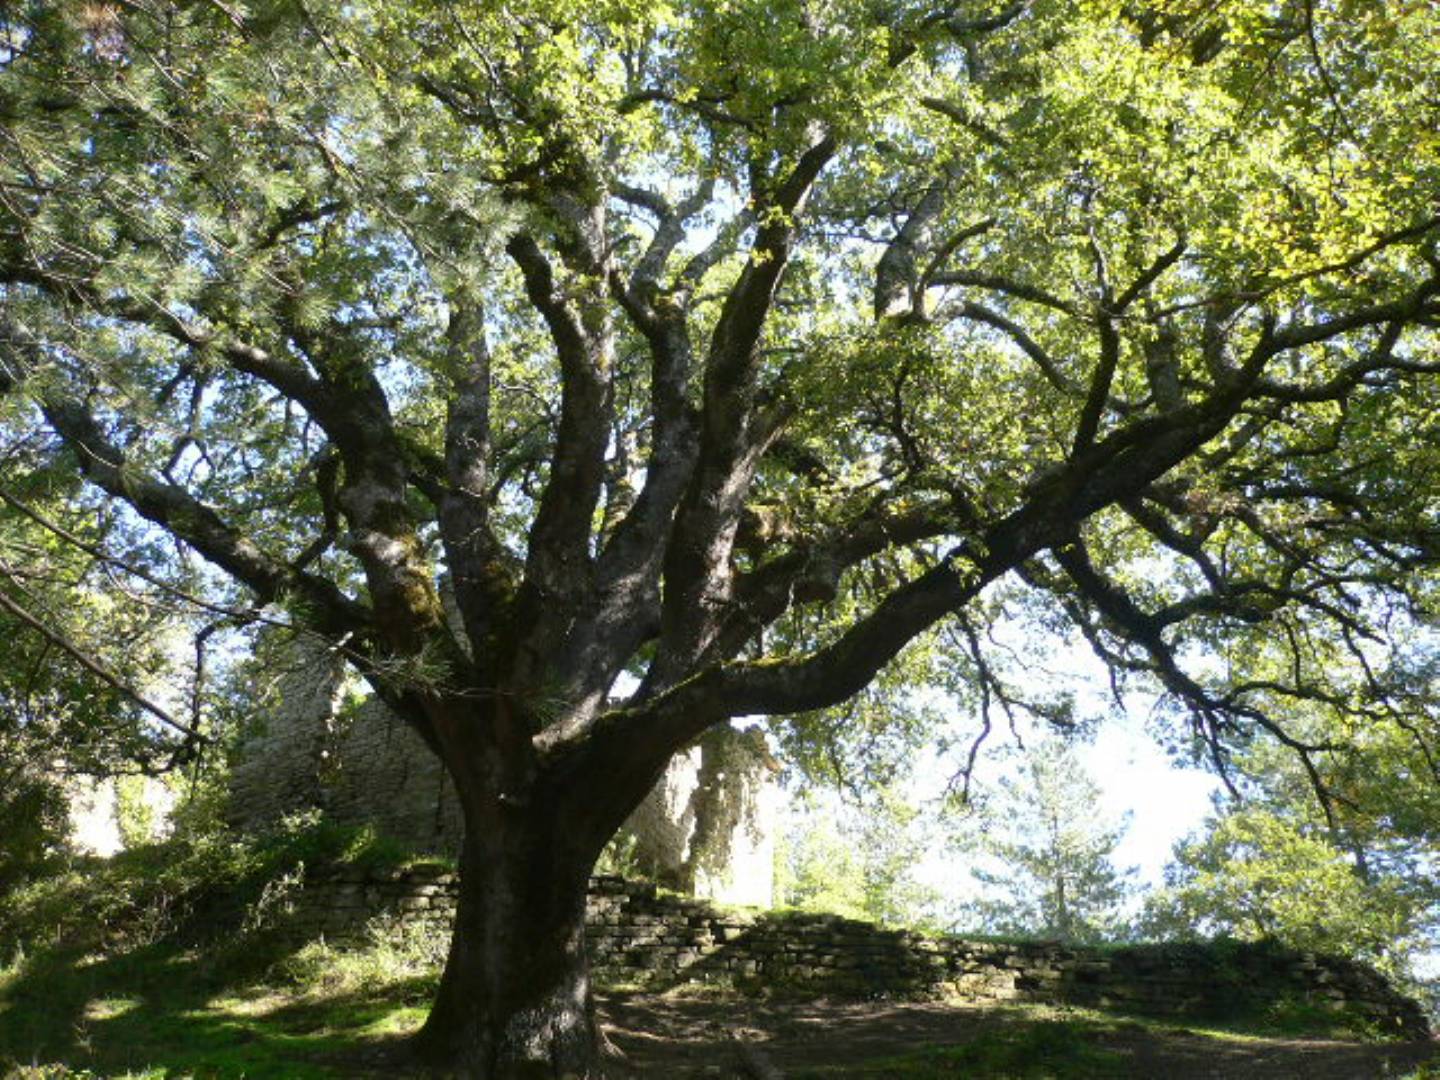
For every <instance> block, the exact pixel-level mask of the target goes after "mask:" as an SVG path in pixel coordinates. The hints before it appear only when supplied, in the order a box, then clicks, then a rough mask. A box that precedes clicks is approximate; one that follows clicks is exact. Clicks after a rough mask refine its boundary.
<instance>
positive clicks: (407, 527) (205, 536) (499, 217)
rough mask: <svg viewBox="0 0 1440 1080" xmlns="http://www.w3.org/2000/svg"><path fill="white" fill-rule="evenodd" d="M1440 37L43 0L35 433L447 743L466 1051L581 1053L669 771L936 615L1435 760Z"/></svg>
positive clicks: (1142, 2)
mask: <svg viewBox="0 0 1440 1080" xmlns="http://www.w3.org/2000/svg"><path fill="white" fill-rule="evenodd" d="M1437 22H1440V15H1437V13H1436V10H1435V9H1434V7H1433V5H1428V4H1402V3H1395V4H1385V5H1378V4H1371V3H1364V2H1361V0H1280V2H1269V0H1267V2H1264V3H1261V2H1258V0H1206V2H1203V3H1201V2H1198V0H1131V2H1123V3H1122V2H1112V0H1017V2H1015V3H1012V4H1008V5H1007V4H1003V3H999V4H994V5H992V4H989V3H980V2H979V0H973V2H972V0H956V2H947V0H934V2H931V0H880V2H876V0H780V2H769V0H766V2H758V0H605V2H602V3H593V2H587V3H578V2H575V0H547V2H546V3H543V4H541V3H535V2H533V0H513V2H507V3H501V4H496V3H489V2H468V0H460V2H445V3H437V2H431V0H405V2H385V3H378V2H377V3H372V2H368V0H357V2H354V3H347V4H343V5H312V4H309V3H306V2H303V0H253V2H250V3H246V4H244V5H241V4H238V3H231V2H219V0H211V2H199V0H134V2H128V3H123V4H121V3H108V2H104V0H97V2H93V3H86V4H75V5H68V4H66V5H57V4H48V3H41V2H31V3H23V2H22V3H17V4H10V5H7V6H6V7H5V9H4V12H3V13H0V118H3V123H0V398H3V401H4V406H3V407H4V417H3V419H4V425H5V432H6V439H7V445H8V446H11V447H15V446H19V445H21V444H24V445H25V446H27V447H29V448H32V450H33V452H34V453H36V454H38V455H39V460H38V461H37V464H36V465H35V468H41V467H43V468H45V469H54V470H59V471H61V472H64V471H67V470H68V472H69V473H70V474H71V475H72V476H79V477H83V478H84V480H85V481H87V482H88V485H87V487H86V488H85V489H84V494H81V493H79V492H78V491H73V489H69V488H67V489H65V492H66V494H65V498H66V500H67V501H68V507H69V508H68V510H67V511H66V512H65V513H63V514H60V515H59V517H60V519H61V520H59V521H57V524H58V525H61V526H62V527H64V528H66V529H67V531H73V525H74V522H75V519H76V517H77V516H78V515H80V514H82V513H83V512H84V508H85V507H86V506H87V505H94V504H95V502H96V501H97V500H100V501H106V502H109V503H111V504H113V505H114V506H116V507H119V509H118V510H117V511H116V513H118V514H119V515H120V519H121V521H122V522H123V524H125V525H126V526H127V527H126V528H125V529H123V530H121V531H120V532H119V533H118V534H117V535H116V536H114V537H113V539H111V540H109V541H107V542H109V543H112V544H113V545H115V546H114V547H113V548H112V549H109V550H108V551H107V555H110V556H113V557H115V558H117V559H120V560H123V561H124V562H125V564H126V565H127V566H130V567H132V568H134V569H137V570H143V571H144V572H145V573H147V574H150V575H152V576H154V577H158V578H161V579H168V578H169V576H170V575H172V574H177V575H178V574H185V573H189V574H192V575H193V573H194V571H195V564H194V563H193V562H191V561H189V560H190V558H191V556H198V557H199V558H200V559H202V560H204V563H205V566H206V567H208V569H206V570H204V571H203V573H202V578H201V580H202V581H203V582H204V583H203V587H202V591H203V592H204V593H205V596H204V597H197V596H195V595H194V586H195V579H194V578H193V577H191V578H189V579H187V580H184V581H181V580H180V579H179V578H177V579H176V581H174V582H171V583H170V584H171V587H172V588H173V589H174V590H176V591H180V592H183V593H184V594H185V595H186V596H190V597H192V599H196V600H203V602H205V603H209V604H212V605H218V606H221V607H223V608H224V609H225V612H228V614H223V616H222V614H221V613H213V612H212V614H216V616H217V617H224V618H229V619H232V620H234V621H243V620H244V619H246V618H252V617H254V616H255V615H256V614H257V613H261V614H263V615H264V617H266V618H274V619H280V620H282V621H286V620H288V621H291V622H293V624H294V625H296V626H298V627H301V628H303V629H305V631H306V632H309V633H314V634H318V635H320V636H321V637H323V638H324V639H326V640H328V641H329V642H331V643H332V645H333V647H334V648H336V649H339V650H343V652H344V655H345V656H346V657H347V658H348V659H349V660H350V661H351V662H352V663H353V664H354V665H355V666H356V667H357V669H358V670H360V671H361V672H362V674H363V675H364V676H365V677H366V678H367V679H368V680H369V681H370V682H371V683H372V684H373V685H374V687H375V689H376V691H377V692H378V693H379V694H380V695H381V696H383V697H384V698H385V699H386V700H387V702H389V703H390V704H391V705H392V706H394V707H395V708H396V710H397V711H398V712H399V713H400V714H401V715H402V716H404V717H405V718H406V719H407V721H408V722H410V723H411V724H412V725H414V727H415V728H416V730H417V731H419V732H420V734H421V735H422V736H423V737H424V738H425V739H426V741H427V742H429V744H430V745H431V746H432V747H433V748H434V749H435V751H436V752H437V753H438V754H439V755H440V756H441V757H442V758H443V759H444V761H445V763H446V765H447V768H448V769H449V771H450V773H451V775H452V776H453V777H454V778H455V781H456V784H457V788H458V790H459V791H460V794H461V801H462V803H463V804H464V806H465V811H466V818H467V826H468V834H467V841H466V853H465V855H464V856H463V857H462V865H463V873H464V879H465V881H466V885H465V886H464V892H463V893H462V900H461V905H460V914H459V916H458V920H457V933H456V938H455V945H454V947H453V948H452V953H451V960H450V965H449V967H447V974H446V977H445V980H444V981H443V982H442V986H441V990H440V996H439V1000H438V1001H437V1005H436V1009H435V1011H434V1013H433V1014H432V1017H431V1022H430V1023H429V1024H428V1025H427V1028H426V1032H425V1036H424V1040H423V1041H424V1043H425V1045H426V1046H427V1047H428V1048H429V1049H430V1052H431V1053H432V1054H434V1055H435V1056H436V1057H438V1058H440V1059H442V1060H447V1061H450V1062H452V1063H453V1062H463V1063H465V1068H467V1069H469V1070H470V1071H471V1072H473V1073H475V1074H476V1075H492V1074H495V1075H502V1074H506V1072H507V1070H509V1069H511V1068H512V1067H514V1063H515V1062H517V1061H522V1060H536V1061H545V1062H549V1063H550V1066H549V1067H551V1068H553V1069H554V1070H555V1071H556V1073H557V1074H559V1073H563V1072H565V1071H567V1070H568V1071H575V1072H584V1071H585V1070H586V1069H587V1068H589V1065H588V1062H589V1061H590V1059H591V1055H592V1054H593V1050H594V1043H595V1039H594V1027H593V1020H591V1019H588V1011H587V1010H586V1009H585V1008H584V1003H585V1002H587V1001H588V991H587V989H586V983H585V977H584V963H583V955H582V953H583V941H580V940H578V939H577V938H576V933H575V929H574V927H575V925H576V922H575V920H576V919H577V918H578V915H577V911H578V910H579V909H580V907H582V906H583V905H582V903H581V900H580V896H581V893H582V892H583V887H584V878H585V875H586V873H588V869H589V866H590V864H591V862H592V861H593V859H594V857H595V855H596V853H598V851H599V850H600V848H601V846H602V845H603V844H604V842H605V840H606V839H608V837H609V835H610V834H611V833H612V832H613V830H614V829H615V827H616V826H617V825H618V824H619V823H620V821H621V820H623V818H624V817H625V815H626V813H628V811H629V810H630V808H631V807H632V806H633V805H634V804H635V803H636V802H637V801H638V799H639V798H640V797H641V796H642V795H643V793H644V791H645V789H646V788H647V787H648V785H649V783H650V782H651V781H652V780H653V778H654V777H655V775H656V774H657V772H658V770H659V769H660V768H661V767H662V766H663V763H664V761H665V760H666V759H667V758H668V756H669V755H670V754H671V753H673V752H674V751H675V750H676V749H677V748H678V747H680V746H682V745H684V744H685V743H687V742H688V741H690V740H691V739H693V738H695V737H696V736H697V735H698V734H699V733H700V732H702V731H703V730H704V729H706V728H707V727H709V726H712V725H715V724H718V723H723V722H724V721H725V720H726V719H727V718H729V717H734V716H740V715H747V714H774V715H784V714H795V713H805V712H808V711H813V710H817V709H823V708H827V707H831V706H837V705H840V704H841V703H843V702H846V701H847V700H849V699H851V698H852V697H853V696H854V695H856V694H859V693H861V692H862V691H863V690H864V689H865V688H866V687H867V685H869V684H871V682H872V680H874V679H876V677H877V675H878V674H879V673H881V672H882V671H883V670H884V669H885V667H886V665H887V664H890V663H891V662H892V661H894V660H895V659H896V657H897V656H900V655H901V654H902V653H903V651H904V650H905V649H906V647H907V646H909V645H911V644H912V643H917V642H923V641H925V640H926V639H927V637H928V636H930V635H942V640H943V641H945V642H949V643H951V645H952V647H953V648H954V650H955V651H954V652H953V654H952V655H951V657H950V659H949V660H947V661H946V663H947V664H949V669H950V670H951V671H952V673H953V677H954V678H955V680H956V681H957V683H958V684H963V685H964V686H965V687H967V688H968V692H969V693H970V694H971V695H972V696H973V698H974V700H975V701H976V703H977V704H978V705H979V706H980V709H981V713H982V715H983V717H984V718H985V719H984V724H985V726H986V727H987V728H988V725H989V715H990V712H991V710H992V709H994V708H1011V709H1014V708H1023V707H1027V706H1029V707H1033V708H1036V709H1037V710H1039V711H1041V712H1044V711H1045V710H1047V709H1049V708H1051V707H1052V704H1051V703H1046V702H1043V701H1034V700H1031V697H1032V696H1031V695H1030V694H1029V692H1028V688H1027V686H1026V683H1025V672H1024V671H1023V670H1018V669H1017V668H1016V665H1014V664H1007V663H1006V662H1005V656H1004V652H1005V650H1004V648H1003V647H1002V646H997V644H996V642H995V639H994V637H993V636H992V635H991V634H990V632H989V630H990V625H991V623H992V622H993V621H994V620H995V619H996V618H998V617H999V615H1000V613H1001V612H1005V611H1008V612H1012V613H1018V614H1020V615H1022V616H1023V617H1025V618H1027V619H1029V620H1030V621H1031V622H1032V623H1033V624H1034V625H1036V626H1039V627H1048V628H1051V629H1055V628H1064V627H1069V628H1071V629H1073V631H1074V632H1076V633H1078V634H1080V635H1083V636H1084V638H1085V639H1087V640H1088V641H1089V643H1090V645H1091V646H1092V647H1093V649H1094V651H1095V652H1096V653H1097V654H1098V655H1099V656H1100V657H1101V658H1102V659H1103V660H1104V661H1105V662H1106V663H1107V664H1108V665H1109V667H1110V669H1111V670H1112V672H1114V674H1115V678H1116V679H1117V683H1118V682H1119V681H1121V680H1140V681H1143V682H1146V683H1149V684H1151V685H1153V686H1154V687H1155V688H1157V689H1158V690H1159V691H1160V692H1162V693H1163V694H1164V695H1165V698H1166V701H1167V702H1168V703H1170V705H1172V706H1173V709H1174V713H1175V716H1176V718H1177V721H1178V724H1179V730H1181V731H1183V732H1185V733H1187V734H1186V735H1185V738H1187V739H1191V740H1193V741H1194V744H1195V745H1197V746H1200V747H1203V748H1205V750H1206V752H1208V754H1209V755H1210V756H1211V757H1212V759H1213V760H1214V761H1215V763H1216V764H1217V765H1218V766H1219V767H1221V768H1222V769H1223V768H1226V767H1228V766H1229V764H1230V763H1231V760H1232V755H1233V753H1234V751H1235V749H1236V748H1237V747H1242V746H1244V745H1246V744H1248V743H1251V742H1253V741H1256V740H1260V741H1265V740H1270V741H1275V742H1278V743H1280V744H1283V745H1284V746H1286V747H1287V748H1288V749H1290V750H1291V751H1293V752H1294V753H1296V754H1297V755H1299V758H1300V761H1301V763H1302V767H1303V769H1304V770H1305V772H1306V775H1307V776H1308V777H1309V778H1310V780H1311V781H1312V782H1313V784H1314V786H1315V787H1316V789H1317V790H1319V791H1320V792H1321V793H1322V794H1323V795H1324V797H1325V798H1326V799H1328V800H1329V801H1330V803H1331V804H1332V805H1333V804H1334V802H1335V800H1336V799H1337V798H1342V797H1343V792H1337V791H1334V790H1331V789H1330V787H1329V786H1328V785H1327V784H1326V783H1325V779H1326V777H1327V776H1329V775H1331V773H1330V772H1329V771H1328V769H1327V767H1326V766H1327V763H1329V762H1333V761H1337V760H1343V759H1347V758H1353V757H1354V755H1356V754H1360V753H1362V752H1363V740H1358V739H1356V738H1355V737H1354V736H1355V735H1356V733H1357V732H1360V731H1363V730H1368V729H1370V728H1374V727H1382V728H1387V729H1392V730H1394V731H1397V732H1399V733H1400V737H1401V738H1403V739H1405V740H1408V741H1409V743H1410V745H1412V746H1414V747H1415V748H1416V753H1417V755H1418V757H1419V759H1420V760H1422V761H1423V762H1424V763H1425V768H1426V770H1427V771H1429V772H1430V773H1433V771H1434V763H1433V758H1432V757H1431V756H1430V743H1431V739H1432V736H1433V731H1432V728H1433V723H1432V716H1433V714H1432V713H1431V712H1430V711H1429V710H1430V707H1431V705H1430V702H1429V701H1428V700H1426V699H1425V698H1424V695H1419V696H1417V693H1416V689H1415V685H1414V684H1413V682H1412V680H1411V679H1410V678H1409V673H1410V672H1411V671H1412V670H1413V663H1414V659H1415V658H1414V656H1413V655H1412V654H1413V653H1414V651H1415V649H1414V645H1415V643H1417V642H1418V643H1420V644H1421V645H1422V646H1424V644H1425V642H1426V641H1427V640H1428V639H1427V638H1426V637H1425V634H1426V633H1427V629H1426V628H1427V627H1429V626H1431V625H1432V624H1433V618H1434V613H1435V601H1436V593H1435V585H1436V577H1435V573H1434V569H1435V560H1436V555H1437V545H1440V525H1437V509H1440V470H1437V468H1436V466H1437V461H1436V456H1437V454H1440V438H1437V436H1440V430H1437V423H1440V420H1437V417H1440V410H1437V404H1440V380H1437V378H1436V375H1437V373H1440V362H1437V360H1436V358H1435V352H1434V345H1435V331H1436V326H1437V320H1440V255H1437V251H1436V239H1437V236H1440V219H1437V205H1436V201H1435V192H1436V191H1437V190H1440V140H1437V136H1436V131H1437V130H1440V124H1437V123H1436V120H1437V116H1436V112H1437V106H1436V101H1437V85H1436V80H1437V74H1436V73H1437V71H1440V32H1437V31H1440V25H1437ZM26 467H27V468H28V466H26ZM12 483H13V480H11V479H7V480H6V481H5V484H6V490H9V489H10V485H11V484H12ZM22 501H23V500H22ZM67 523H68V524H67ZM52 535H54V536H57V537H59V536H62V534H60V533H53V534H52ZM442 577H443V578H445V579H447V580H448V582H449V586H448V592H449V594H450V595H451V596H452V597H453V605H452V607H453V611H454V618H452V619H447V617H446V613H445V612H446V604H445V602H443V601H442V588H441V581H442ZM207 578H208V580H206V579H207ZM7 595H10V594H8V593H7ZM1421 651H1422V652H1423V648H1422V650H1421ZM622 675H628V676H630V677H631V678H629V679H624V680H622V679H621V676H622ZM1297 712H1298V713H1301V714H1303V715H1304V716H1305V717H1307V718H1309V719H1307V720H1306V721H1305V722H1304V723H1302V724H1299V725H1297V724H1295V723H1294V722H1293V720H1292V718H1293V716H1294V715H1295V714H1296V713H1297ZM183 737H188V736H183ZM1427 779H1433V777H1427ZM482 898H483V902H482ZM502 924H503V925H505V926H508V928H509V929H508V931H505V932H500V933H497V932H496V930H495V928H496V927H497V926H500V925H502ZM507 934H508V935H509V937H511V938H522V939H524V940H526V941H527V942H528V946H527V949H528V951H527V952H526V953H525V954H524V955H521V954H520V953H517V952H516V951H515V949H516V948H517V947H516V946H508V947H505V946H501V945H499V944H497V942H499V941H501V940H502V939H506V935H507ZM482 942H483V944H482ZM541 943H544V944H541ZM507 948H508V949H509V950H510V951H509V952H508V953H507ZM577 1003H578V1004H577Z"/></svg>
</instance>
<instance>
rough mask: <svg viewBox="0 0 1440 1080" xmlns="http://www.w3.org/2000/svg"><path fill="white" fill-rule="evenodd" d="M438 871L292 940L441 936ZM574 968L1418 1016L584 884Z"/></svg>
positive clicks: (1225, 981) (1228, 951)
mask: <svg viewBox="0 0 1440 1080" xmlns="http://www.w3.org/2000/svg"><path fill="white" fill-rule="evenodd" d="M456 888H457V884H456V879H455V877H454V875H453V874H451V873H449V872H446V871H443V870H438V869H433V868H417V869H413V870H410V871H407V872H404V873H399V874H393V875H388V876H375V875H368V874H364V873H359V872H346V873H339V874H335V875H332V876H327V877H321V878H318V879H315V880H312V881H310V882H308V883H307V884H306V886H305V888H304V890H303V892H302V893H301V894H299V895H298V896H297V897H295V898H294V899H293V901H292V909H293V910H292V912H291V915H290V920H289V922H288V924H287V925H288V926H289V927H290V928H291V929H292V930H293V932H295V933H296V934H297V935H305V936H310V935H315V934H324V935H326V936H327V937H329V938H331V939H337V938H339V939H343V938H345V937H346V936H347V935H353V934H357V933H358V932H360V930H361V928H363V927H364V926H365V924H366V922H367V920H369V919H371V918H372V917H374V916H376V915H380V914H384V913H389V914H390V915H391V916H392V917H393V916H394V915H395V914H396V913H401V914H402V915H403V917H405V918H407V919H415V920H422V921H429V922H433V923H434V924H435V926H436V927H437V928H448V927H449V925H450V920H451V917H452V915H453V912H454V905H455V894H456ZM586 936H587V938H588V941H589V947H590V956H591V960H592V963H593V965H594V967H595V969H596V972H597V975H599V976H600V977H601V978H602V979H611V980H616V981H622V982H639V983H642V984H646V985H649V986H656V987H658V986H666V985H673V984H676V983H680V982H705V981H715V982H725V983H741V984H745V983H753V984H764V985H767V986H774V987H784V988H787V989H792V990H796V991H801V992H809V993H815V994H817V995H819V994H824V995H834V996H846V997H862V998H887V997H904V998H942V997H943V998H952V999H958V1000H963V1001H971V1002H977V1003H985V1002H997V1003H998V1002H1020V1001H1024V1002H1043V1003H1052V1004H1073V1005H1085V1006H1095V1007H1100V1008H1112V1009H1121V1010H1124V1011H1127V1012H1132V1013H1141V1014H1149V1015H1157V1016H1171V1017H1209V1018H1223V1017H1227V1016H1247V1015H1254V1014H1256V1013H1258V1012H1261V1011H1266V1010H1274V1009H1276V1008H1277V1007H1278V1008H1295V1007H1312V1008H1320V1009H1326V1010H1334V1011H1337V1012H1344V1013H1345V1014H1347V1015H1348V1016H1350V1017H1352V1018H1358V1019H1361V1020H1363V1021H1366V1022H1368V1023H1370V1024H1371V1025H1373V1027H1374V1028H1375V1030H1376V1031H1377V1032H1380V1033H1384V1034H1389V1035H1394V1036H1403V1037H1408V1038H1424V1037H1426V1036H1427V1035H1428V1028H1427V1025H1426V1021H1425V1017H1424V1014H1423V1012H1422V1011H1421V1009H1420V1007H1419V1006H1418V1005H1417V1004H1416V1003H1415V1002H1414V1001H1412V1000H1410V999H1409V998H1406V997H1404V996H1403V995H1401V994H1399V993H1398V992H1397V991H1396V990H1394V988H1392V987H1391V986H1390V985H1389V984H1388V983H1387V982H1386V981H1385V980H1384V979H1383V978H1382V977H1381V976H1380V975H1378V974H1377V973H1376V972H1375V971H1374V970H1372V969H1370V968H1368V967H1366V966H1364V965H1362V964H1357V963H1353V962H1351V961H1347V960H1342V959H1338V958H1335V957H1327V956H1320V955H1316V954H1313V953H1303V952H1294V951H1290V950H1285V949H1281V948H1278V947H1275V946H1272V945H1268V944H1241V943H1221V944H1214V945H1203V944H1191V945H1139V946H1129V947H1124V948H1105V949H1097V948H1080V947H1073V946H1066V945H1061V944H1059V943H1056V942H1042V941H1032V942H1019V943H1001V942H988V941H971V940H966V939H963V938H953V937H944V936H935V935H927V934H920V933H915V932H911V931H905V930H890V929H885V928H882V927H878V926H874V925H872V924H870V923H863V922H857V921H855V920H852V919H844V918H840V917H838V916H833V915H813V914H804V913H793V912H792V913H775V912H757V911H753V910H744V909H735V910H726V909H723V908H718V907H716V906H714V905H712V904H709V903H706V902H704V901H701V900H693V899H685V898H680V897H673V896H668V895H659V894H657V892H656V889H655V886H654V885H650V884H647V883H641V882H630V881H625V880H623V879H621V878H614V877H597V878H594V879H592V881H591V891H590V904H589V914H588V926H587V931H586Z"/></svg>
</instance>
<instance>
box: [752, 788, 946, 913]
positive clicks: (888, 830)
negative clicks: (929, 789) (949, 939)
mask: <svg viewBox="0 0 1440 1080" xmlns="http://www.w3.org/2000/svg"><path fill="white" fill-rule="evenodd" d="M802 805H803V809H802V810H801V811H800V812H799V813H798V814H794V816H793V817H792V821H791V828H790V829H789V831H788V832H787V834H786V836H785V837H784V841H783V843H782V845H781V848H780V850H779V852H778V859H779V862H780V863H781V865H780V867H779V868H778V873H777V874H776V883H777V889H776V892H777V899H778V900H779V902H780V903H782V904H786V905H790V906H793V907H798V908H804V909H806V910H810V911H826V912H832V913H834V914H837V915H845V916H848V917H850V918H855V919H868V920H870V921H872V922H878V923H886V924H890V925H897V926H915V925H919V924H921V923H925V922H927V921H929V920H930V919H931V918H933V912H934V903H935V901H936V900H937V899H938V897H937V895H936V893H935V891H934V890H933V889H931V888H930V887H928V886H926V885H924V884H922V883H921V882H919V881H918V880H917V879H916V878H915V875H914V871H915V868H916V866H917V865H918V863H919V862H920V861H921V859H922V858H923V856H924V852H925V837H924V836H923V835H922V832H921V829H920V825H921V818H920V813H919V811H918V810H917V809H916V808H915V807H913V806H909V805H907V804H906V803H905V802H904V801H903V800H902V799H901V798H900V797H899V796H898V795H897V794H896V793H895V792H893V791H881V792H880V793H879V794H878V795H877V796H873V797H872V798H871V799H870V800H868V804H867V805H866V806H863V807H856V806H844V807H839V806H837V805H836V804H835V800H833V799H829V800H824V801H820V800H802Z"/></svg>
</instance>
